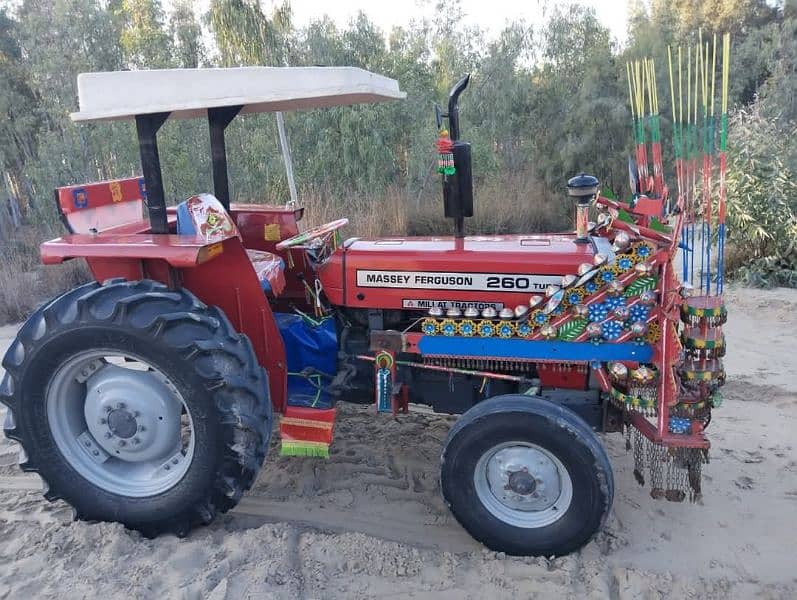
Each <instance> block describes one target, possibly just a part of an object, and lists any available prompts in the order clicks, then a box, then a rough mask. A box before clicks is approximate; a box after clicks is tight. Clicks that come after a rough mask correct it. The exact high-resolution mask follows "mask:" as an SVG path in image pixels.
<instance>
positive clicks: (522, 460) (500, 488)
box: [473, 442, 573, 528]
mask: <svg viewBox="0 0 797 600" xmlns="http://www.w3.org/2000/svg"><path fill="white" fill-rule="evenodd" d="M473 481H474V485H475V488H476V494H477V495H478V497H479V500H481V502H482V504H483V505H484V506H485V508H486V509H487V510H488V511H489V512H490V513H491V514H492V515H493V516H495V517H497V518H498V519H500V520H501V521H503V522H505V523H507V524H509V525H513V526H515V527H524V528H537V527H545V526H547V525H550V524H551V523H553V522H555V521H557V520H558V519H559V518H560V517H562V515H564V514H565V512H566V511H567V509H568V508H569V506H570V502H571V501H572V499H573V483H572V481H571V480H570V475H569V474H568V472H567V469H566V468H565V466H564V465H563V464H562V462H561V461H560V460H559V459H558V458H556V456H554V455H553V454H551V453H550V452H548V451H547V450H545V449H544V448H542V447H540V446H537V445H536V444H530V443H526V442H508V443H504V444H499V445H498V446H494V447H493V448H491V449H490V450H488V451H487V452H485V453H484V454H483V455H482V457H481V458H480V459H479V461H478V463H477V464H476V470H475V472H474V475H473Z"/></svg>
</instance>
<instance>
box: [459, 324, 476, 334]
mask: <svg viewBox="0 0 797 600" xmlns="http://www.w3.org/2000/svg"><path fill="white" fill-rule="evenodd" d="M459 333H460V335H464V336H465V337H470V336H472V335H473V334H474V333H476V325H475V324H474V323H473V321H471V320H466V321H462V322H461V323H460V324H459Z"/></svg>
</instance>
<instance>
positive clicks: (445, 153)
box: [437, 129, 457, 175]
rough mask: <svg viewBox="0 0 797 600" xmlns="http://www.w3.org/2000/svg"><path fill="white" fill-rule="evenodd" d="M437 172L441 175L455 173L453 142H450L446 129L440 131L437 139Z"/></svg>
mask: <svg viewBox="0 0 797 600" xmlns="http://www.w3.org/2000/svg"><path fill="white" fill-rule="evenodd" d="M437 153H438V157H437V172H438V173H440V174H441V175H453V174H454V173H456V172H457V169H456V167H454V142H452V141H451V138H450V137H449V134H448V130H447V129H441V130H440V137H438V138H437Z"/></svg>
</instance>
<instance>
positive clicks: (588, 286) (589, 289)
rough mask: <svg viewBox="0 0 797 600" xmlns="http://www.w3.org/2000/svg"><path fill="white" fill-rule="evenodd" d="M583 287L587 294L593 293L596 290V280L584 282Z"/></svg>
mask: <svg viewBox="0 0 797 600" xmlns="http://www.w3.org/2000/svg"><path fill="white" fill-rule="evenodd" d="M584 289H585V290H586V292H587V293H588V294H594V293H595V292H597V291H598V282H597V281H595V280H591V281H588V282H587V283H585V284H584Z"/></svg>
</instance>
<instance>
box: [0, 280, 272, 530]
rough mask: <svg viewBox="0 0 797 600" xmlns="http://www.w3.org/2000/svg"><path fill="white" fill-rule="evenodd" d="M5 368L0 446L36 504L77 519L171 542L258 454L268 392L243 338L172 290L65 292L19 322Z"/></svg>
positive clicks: (230, 488)
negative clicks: (10, 450) (33, 490)
mask: <svg viewBox="0 0 797 600" xmlns="http://www.w3.org/2000/svg"><path fill="white" fill-rule="evenodd" d="M106 356H107V357H111V360H108V359H106V358H105V357H106ZM117 358H118V359H119V360H118V361H117V360H116V359H117ZM81 361H82V362H81ZM114 361H115V362H114ZM125 361H136V362H137V363H140V366H138V369H137V370H135V371H133V370H132V369H130V367H128V362H125ZM3 366H4V367H5V369H6V376H5V378H4V379H3V382H2V384H0V401H2V402H3V403H4V404H5V405H6V406H8V409H9V411H8V417H7V420H6V424H5V434H6V436H7V437H9V438H11V439H13V440H16V441H18V442H19V443H20V444H21V446H22V451H21V457H20V458H21V460H20V465H21V467H22V469H23V470H24V471H32V472H36V473H38V474H39V475H40V476H41V477H42V479H44V481H45V483H46V484H47V486H48V487H49V490H48V492H47V493H46V494H45V497H46V498H47V499H48V500H51V501H52V500H56V499H63V500H66V501H67V502H68V503H69V504H71V505H72V506H73V508H74V510H75V516H76V518H80V519H85V520H93V521H119V522H121V523H123V524H125V525H126V526H128V527H130V528H132V529H137V530H139V531H141V532H142V533H144V534H145V535H148V536H154V535H157V534H159V533H162V532H173V533H176V534H178V535H183V534H185V533H187V532H188V530H189V529H190V528H191V527H192V526H194V525H197V524H204V523H209V522H210V521H211V520H212V519H213V518H214V517H215V515H216V514H217V513H218V512H226V511H227V510H229V509H231V508H232V507H234V506H235V505H236V504H237V503H238V501H239V500H240V498H241V496H242V494H243V492H244V491H245V490H247V489H249V488H250V487H251V486H252V484H253V483H254V480H255V477H256V476H257V473H258V471H259V469H260V467H261V465H262V463H263V460H264V458H265V454H266V451H267V449H268V443H269V438H270V435H271V426H272V418H273V417H272V406H271V402H270V400H269V392H268V381H267V376H266V373H265V371H264V370H263V368H262V367H260V365H259V364H258V362H257V359H256V357H255V355H254V351H253V350H252V346H251V344H250V342H249V340H248V339H247V338H246V337H245V336H243V335H241V334H239V333H237V332H236V331H235V329H234V328H233V327H232V325H231V324H230V322H229V321H228V319H227V318H226V316H225V315H224V314H223V313H222V312H221V311H220V310H219V309H218V308H216V307H208V306H206V305H204V304H202V303H201V302H200V301H199V300H198V299H197V298H196V297H195V296H194V295H193V294H191V293H190V292H188V291H187V290H184V289H182V290H170V289H168V288H167V287H166V286H164V285H162V284H160V283H157V282H154V281H148V280H144V281H138V282H132V283H131V282H126V281H122V280H112V281H109V282H106V283H105V284H103V285H100V284H98V283H89V284H87V285H84V286H81V287H79V288H76V289H74V290H72V291H70V292H67V293H66V294H64V295H62V296H60V297H58V298H56V299H55V300H53V301H52V302H50V303H49V304H47V305H45V306H43V307H42V308H40V309H39V310H37V311H36V312H35V313H34V314H33V315H32V316H31V317H30V319H28V321H27V322H26V323H25V325H24V326H23V327H22V329H21V330H20V331H19V334H18V336H17V338H16V340H15V341H14V342H13V343H12V345H11V347H10V348H9V350H8V352H7V354H6V356H5V358H4V359H3ZM98 377H101V378H102V379H101V383H98V380H97V379H96V378H98ZM114 378H116V379H114ZM136 386H138V387H137V388H136ZM132 388H136V390H144V392H143V396H142V392H140V391H129V390H130V389H132ZM148 390H150V392H148ZM109 394H111V395H115V396H114V399H113V400H112V403H111V404H107V402H111V401H109V400H107V398H108V395H109ZM147 394H149V395H147ZM172 396H173V398H172ZM120 398H121V399H122V400H124V402H117V400H119V399H120ZM178 400H179V402H177V401H178ZM81 402H82V406H83V409H84V410H82V411H81V410H80V406H81ZM101 402H106V404H105V405H102V404H100V403H101ZM175 402H176V403H175ZM131 405H132V406H131ZM164 406H166V408H167V410H166V411H164V410H162V408H163V407H164ZM153 407H154V408H153ZM134 408H135V409H136V410H134ZM152 411H155V412H152ZM158 411H160V412H158ZM142 413H143V414H142ZM161 413H163V414H161ZM164 415H165V416H164ZM111 416H113V417H114V418H113V419H111ZM145 418H149V419H150V420H149V421H146V423H147V427H146V428H144V427H143V425H142V424H143V423H144V422H145V420H144V419H145ZM164 418H165V419H166V421H167V422H169V423H170V425H169V427H166V425H165V424H164V420H163V419H164ZM81 419H83V420H82V421H81ZM153 419H154V421H153ZM158 419H160V421H158ZM170 419H171V421H169V420H170ZM100 423H102V425H100ZM153 425H154V426H153ZM84 427H85V431H84V433H82V434H80V435H78V434H79V432H80V431H81V430H82V428H84ZM105 428H110V429H108V431H106V429H105ZM175 428H176V429H175ZM145 429H146V430H145ZM186 430H188V431H189V433H186ZM103 431H104V432H105V434H104V435H101V434H98V432H103ZM164 431H165V432H166V433H162V432H164ZM175 432H176V433H175ZM167 434H170V435H167ZM87 436H88V437H87ZM158 436H161V437H160V438H158ZM164 436H166V437H168V438H169V439H167V441H166V442H164V441H163V437H164ZM106 438H108V439H106ZM172 438H173V439H172ZM184 438H187V439H188V440H190V442H187V441H184ZM75 440H77V442H76V441H75ZM112 444H113V445H112ZM134 444H135V446H134ZM175 444H176V448H177V450H176V452H175V450H174V448H175ZM83 445H85V448H88V450H85V449H84V448H83V447H82V446H83ZM136 451H138V452H139V453H141V452H142V451H143V452H149V455H147V457H148V459H147V461H144V459H143V458H142V456H144V455H143V454H138V455H136V454H135V452H136ZM81 452H82V453H81ZM92 452H93V454H94V459H93V462H92V460H88V459H87V458H86V457H87V456H88V457H89V458H91V454H92ZM120 452H121V453H120ZM97 457H100V458H97ZM149 458H151V461H150V460H149ZM142 461H144V462H142ZM93 463H96V465H94V464H93ZM178 463H179V467H178V466H172V465H178ZM151 465H154V468H150V466H151ZM178 468H179V469H180V471H179V473H177V476H175V473H176V472H177V469H178ZM169 471H171V472H169Z"/></svg>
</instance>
